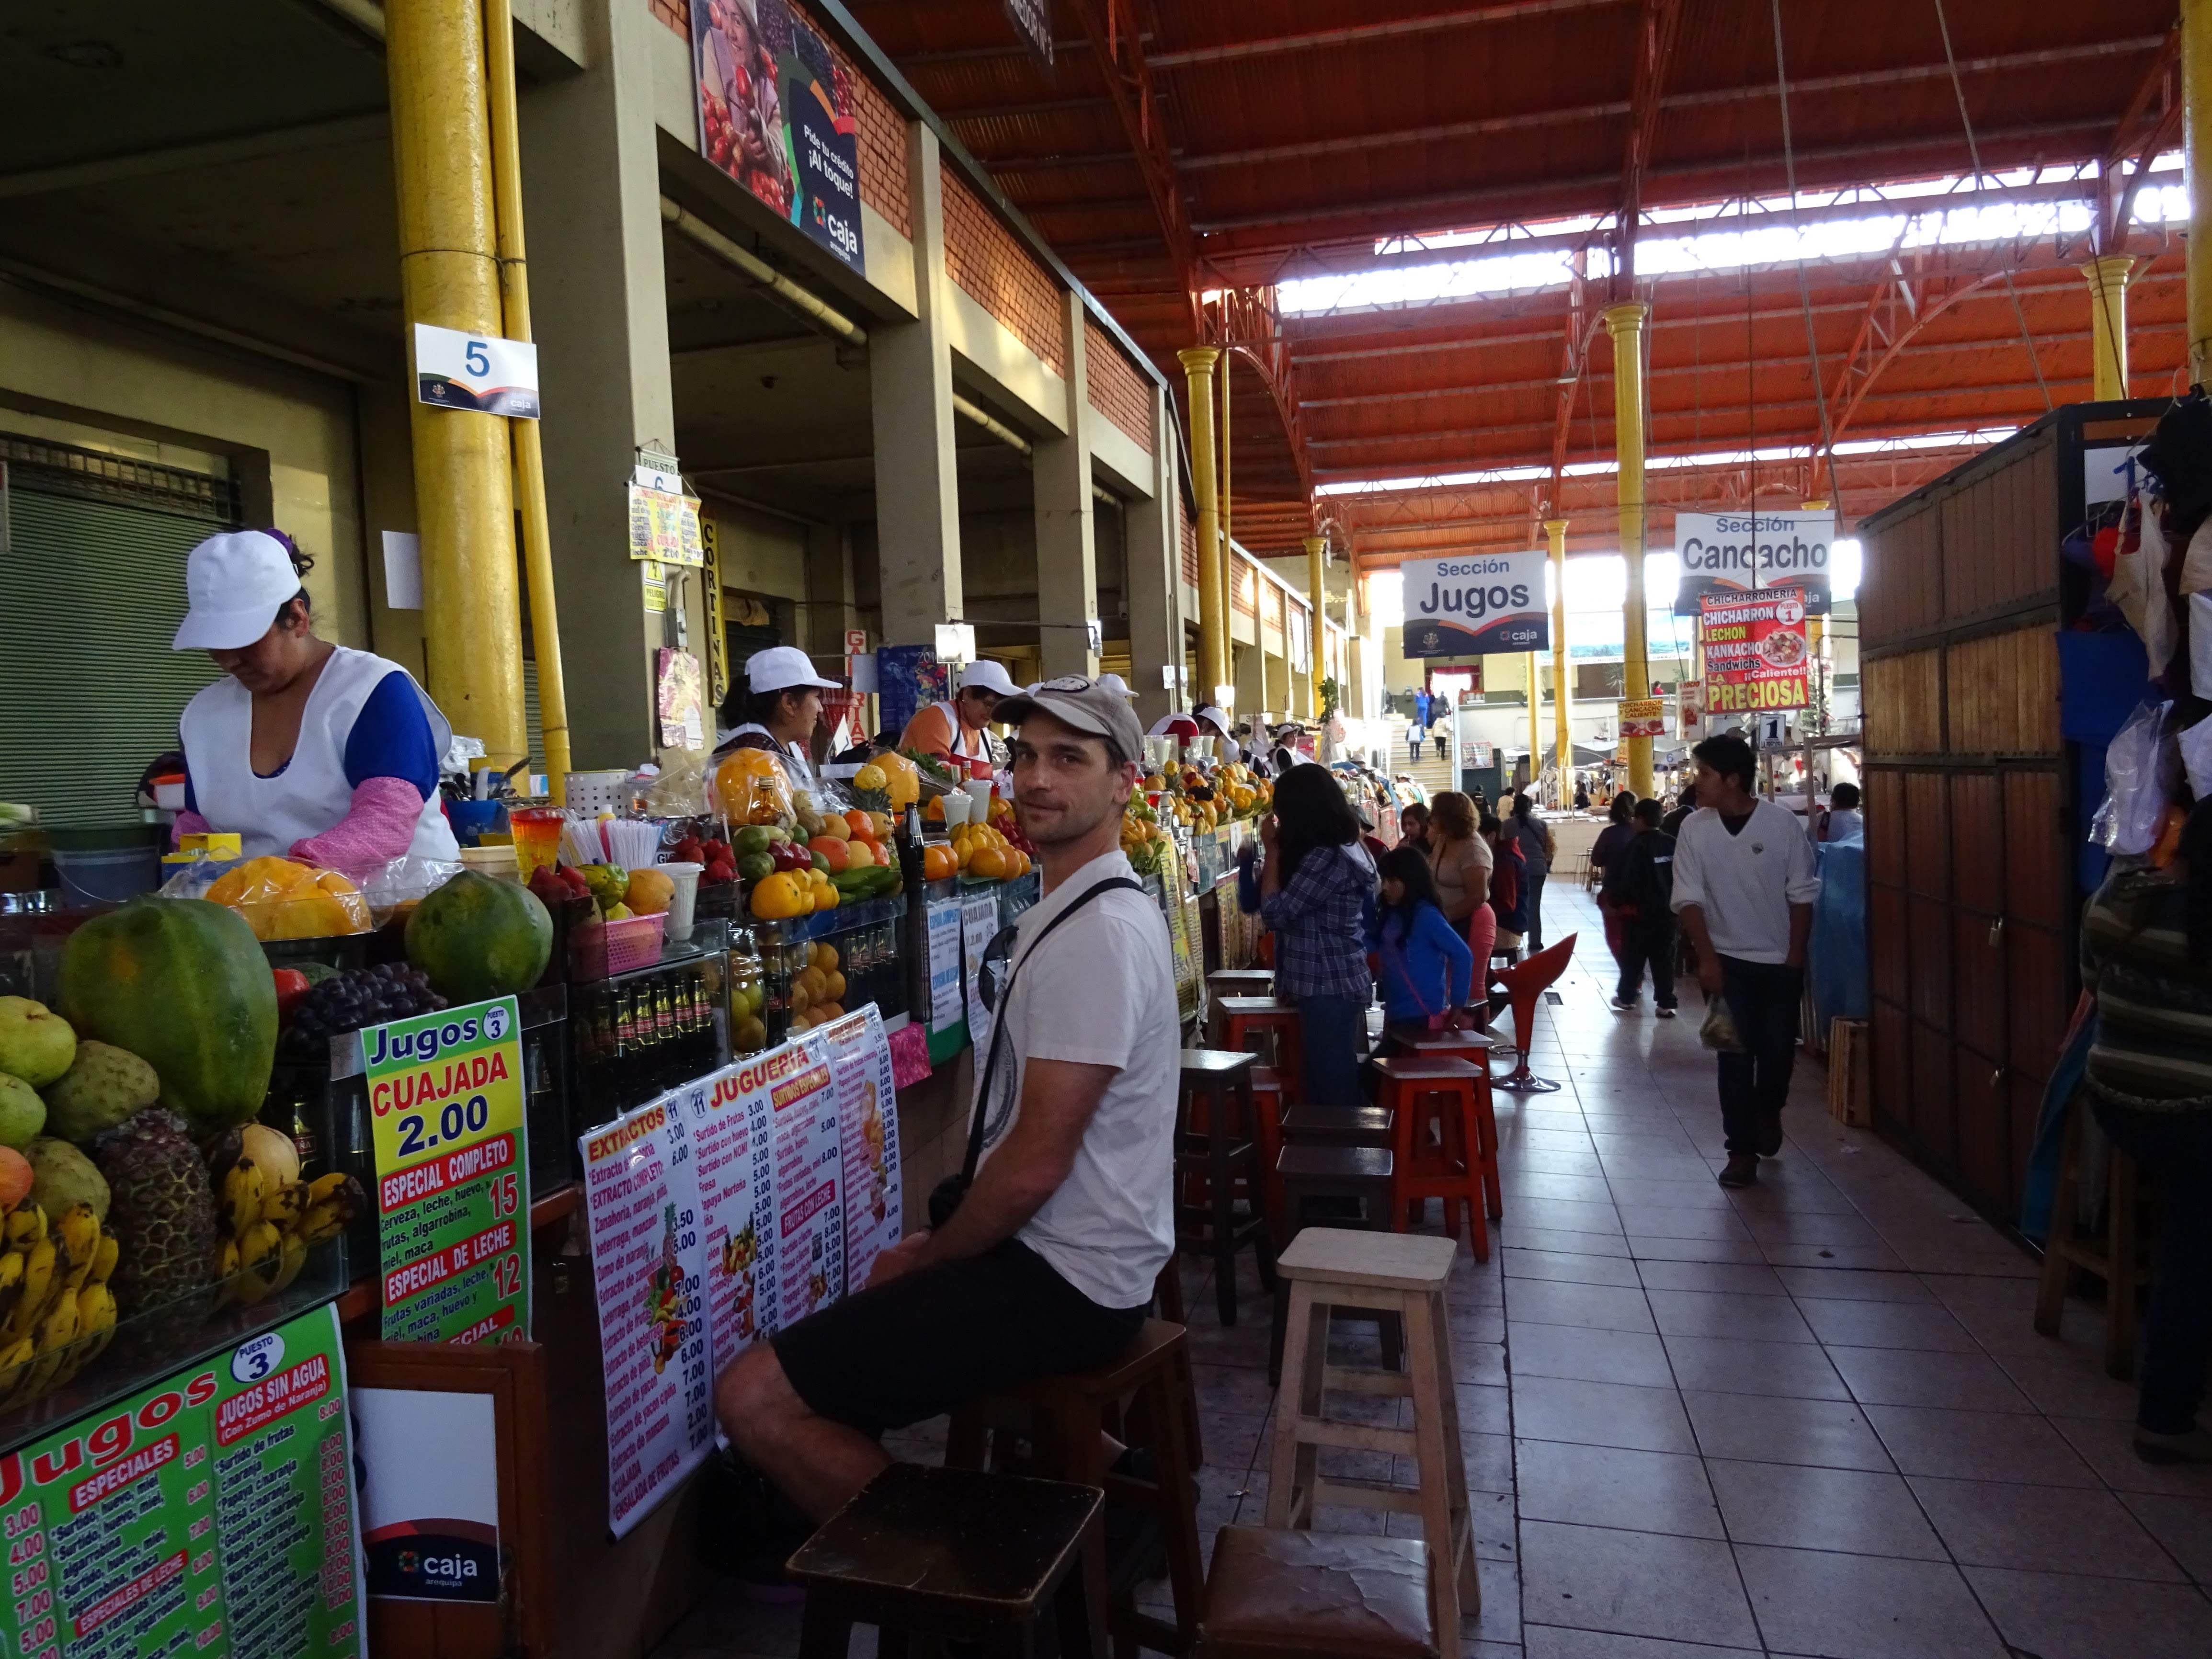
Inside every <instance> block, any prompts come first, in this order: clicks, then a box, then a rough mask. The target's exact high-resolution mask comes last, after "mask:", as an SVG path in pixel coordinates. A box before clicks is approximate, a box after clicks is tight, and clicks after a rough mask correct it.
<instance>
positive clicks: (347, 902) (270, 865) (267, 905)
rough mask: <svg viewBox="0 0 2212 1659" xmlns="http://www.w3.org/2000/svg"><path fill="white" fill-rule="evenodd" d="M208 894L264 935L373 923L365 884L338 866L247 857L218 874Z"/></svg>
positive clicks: (291, 935)
mask: <svg viewBox="0 0 2212 1659" xmlns="http://www.w3.org/2000/svg"><path fill="white" fill-rule="evenodd" d="M206 897H207V899H208V902H210V903H212V904H223V905H228V906H229V907H230V908H232V909H234V910H235V911H237V912H238V914H239V915H241V916H244V917H245V918H246V925H247V926H248V927H252V929H253V936H254V938H256V939H328V938H330V937H331V935H333V934H337V933H367V932H368V930H369V927H370V921H369V915H368V900H367V899H366V898H363V897H362V892H361V889H359V888H358V887H356V886H355V885H354V884H352V883H351V882H349V881H348V880H347V879H346V878H344V877H343V876H342V875H340V874H339V873H338V872H337V871H335V870H318V869H316V868H314V867H313V866H312V865H306V864H301V863H298V862H295V860H291V859H279V858H262V859H248V860H246V862H245V863H243V864H241V865H240V866H238V868H237V869H235V870H232V871H229V872H226V873H225V874H223V875H221V876H218V877H217V878H216V881H215V884H214V885H213V886H211V887H210V888H209V889H208V890H207V894H206Z"/></svg>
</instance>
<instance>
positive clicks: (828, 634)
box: [801, 524, 860, 678]
mask: <svg viewBox="0 0 2212 1659" xmlns="http://www.w3.org/2000/svg"><path fill="white" fill-rule="evenodd" d="M859 626H860V605H859V601H858V597H857V595H856V593H855V592H854V581H853V538H852V536H851V534H850V532H848V531H847V530H846V529H845V527H844V526H842V525H834V524H811V525H809V526H806V614H805V623H804V626H803V629H802V632H801V637H802V638H804V639H805V641H806V650H807V653H808V654H809V655H810V656H814V657H822V658H842V657H843V656H844V654H845V630H846V629H850V628H858V627H859ZM837 674H838V677H839V678H843V675H844V671H843V670H842V669H839V670H838V671H837Z"/></svg>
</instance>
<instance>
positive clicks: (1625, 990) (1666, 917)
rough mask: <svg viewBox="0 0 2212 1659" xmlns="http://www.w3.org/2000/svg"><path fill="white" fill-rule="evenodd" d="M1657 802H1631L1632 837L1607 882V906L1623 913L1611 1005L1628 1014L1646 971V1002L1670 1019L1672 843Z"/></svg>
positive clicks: (1640, 990)
mask: <svg viewBox="0 0 2212 1659" xmlns="http://www.w3.org/2000/svg"><path fill="white" fill-rule="evenodd" d="M1659 819H1660V812H1659V803H1658V801H1657V800H1656V799H1650V798H1646V799H1643V800H1640V801H1638V802H1637V803H1636V826H1637V828H1636V837H1635V839H1634V840H1632V841H1631V842H1629V843H1628V846H1627V848H1626V849H1625V850H1624V851H1622V852H1621V853H1620V854H1619V855H1618V856H1617V857H1616V858H1615V859H1614V860H1613V869H1612V871H1611V872H1608V877H1607V882H1606V886H1607V889H1608V890H1610V891H1611V893H1612V897H1611V900H1610V902H1612V903H1613V904H1614V905H1616V906H1617V907H1619V908H1620V910H1621V911H1622V912H1623V913H1624V923H1623V927H1622V929H1621V936H1622V937H1621V944H1622V949H1621V953H1620V988H1619V989H1618V990H1617V991H1616V992H1614V994H1613V1006H1614V1007H1616V1008H1620V1009H1629V1008H1633V1007H1635V1006H1636V1005H1637V1003H1638V1000H1640V998H1641V997H1642V995H1643V991H1644V967H1645V965H1646V964H1647V963H1648V964H1650V969H1651V1000H1653V1001H1654V1002H1656V1003H1657V1004H1658V1006H1659V1007H1658V1012H1659V1018H1662V1019H1672V1018H1674V908H1673V900H1674V836H1670V835H1668V833H1667V832H1666V831H1665V830H1664V829H1661V828H1660V827H1659Z"/></svg>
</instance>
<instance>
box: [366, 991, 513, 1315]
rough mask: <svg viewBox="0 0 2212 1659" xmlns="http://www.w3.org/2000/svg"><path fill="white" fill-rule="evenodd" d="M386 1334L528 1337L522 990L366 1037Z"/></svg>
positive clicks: (395, 1023) (405, 1021)
mask: <svg viewBox="0 0 2212 1659" xmlns="http://www.w3.org/2000/svg"><path fill="white" fill-rule="evenodd" d="M361 1041H362V1060H363V1062H364V1065H365V1068H366V1070H367V1073H368V1110H369V1121H370V1125H371V1128H372V1132H373V1133H374V1139H375V1144H376V1210H377V1217H378V1229H377V1236H378V1243H379V1245H380V1249H381V1252H382V1264H383V1265H382V1269H381V1276H382V1281H383V1282H382V1297H381V1300H382V1302H383V1306H384V1322H383V1334H384V1340H386V1341H387V1342H503V1341H513V1340H520V1339H521V1338H524V1337H526V1336H528V1335H529V1334H530V1219H529V1209H530V1185H529V1181H528V1178H527V1176H526V1175H525V1173H524V1172H525V1171H526V1170H527V1169H528V1168H529V1167H530V1149H529V1146H528V1141H527V1132H526V1129H525V1127H524V1124H523V1115H522V1103H523V1088H522V1020H521V1016H520V1012H518V1010H517V1008H516V1006H515V1000H514V999H513V997H501V998H499V999H497V1000H495V1001H491V1002H478V1003H472V1004H471V1005H470V1006H467V1007H465V1008H447V1009H445V1010H442V1011H441V1012H438V1013H435V1014H422V1015H418V1016H416V1018H412V1019H402V1020H394V1021H393V1022H392V1024H389V1025H372V1026H370V1027H369V1028H368V1030H365V1031H363V1032H362V1034H361Z"/></svg>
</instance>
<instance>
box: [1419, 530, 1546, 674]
mask: <svg viewBox="0 0 2212 1659" xmlns="http://www.w3.org/2000/svg"><path fill="white" fill-rule="evenodd" d="M1398 568H1399V569H1400V571H1401V573H1403V574H1404V577H1405V582H1406V646H1405V649H1406V654H1407V656H1409V657H1479V656H1484V655H1487V654H1491V653H1504V652H1515V651H1542V650H1546V649H1548V648H1549V647H1550V646H1551V643H1552V624H1551V618H1550V617H1549V615H1548V614H1547V612H1546V611H1545V609H1544V555H1543V553H1542V552H1541V550H1537V551H1533V552H1520V553H1481V554H1473V553H1467V554H1459V555H1456V556H1454V557H1451V558H1449V559H1408V560H1407V561H1406V562H1405V563H1403V564H1402V565H1401V566H1399V567H1398Z"/></svg>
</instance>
